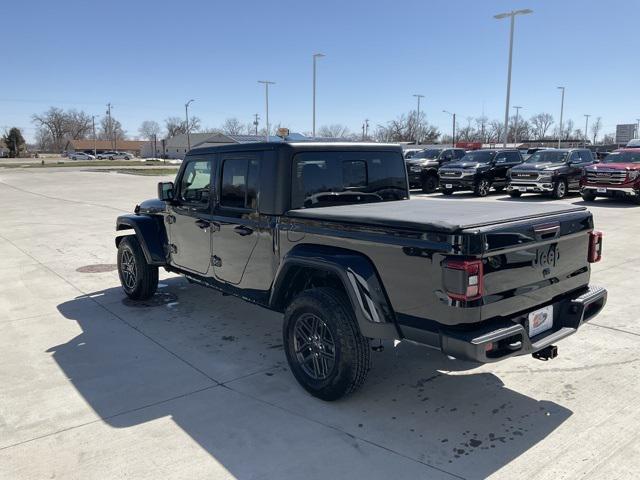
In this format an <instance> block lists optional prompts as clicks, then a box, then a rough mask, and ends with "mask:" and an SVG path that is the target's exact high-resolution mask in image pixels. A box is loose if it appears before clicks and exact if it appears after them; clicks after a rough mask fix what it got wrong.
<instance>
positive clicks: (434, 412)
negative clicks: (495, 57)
mask: <svg viewBox="0 0 640 480" xmlns="http://www.w3.org/2000/svg"><path fill="white" fill-rule="evenodd" d="M61 170H63V171H61ZM160 179H162V177H141V176H130V175H121V174H117V173H105V172H87V171H81V170H80V169H78V170H76V169H51V170H49V169H41V170H38V171H25V170H11V171H8V170H0V204H1V205H2V213H3V215H2V226H0V246H1V247H2V252H3V255H2V263H0V272H1V273H2V275H1V276H0V358H1V361H0V478H7V479H23V478H24V479H41V478H64V479H69V478H78V479H80V478H81V479H101V480H102V479H110V478H125V477H126V478H135V479H137V478H149V479H157V478H185V479H187V478H188V479H196V478H216V479H217V478H238V479H254V478H255V479H259V478H260V479H261V478H264V479H300V478H305V479H315V478H367V479H377V478H380V479H387V478H390V477H391V478H394V479H397V480H400V479H405V478H407V479H408V478H411V479H416V478H429V479H455V478H465V479H472V478H473V479H476V478H485V477H491V478H495V479H513V478H528V479H554V480H556V479H558V478H562V479H574V478H575V479H577V478H581V479H600V478H606V479H616V478H618V479H629V478H637V477H638V476H640V410H639V409H638V408H637V402H638V400H637V399H638V397H639V396H640V381H639V379H640V359H639V358H638V352H639V351H640V323H639V322H638V312H639V311H640V297H639V296H638V295H637V294H636V292H637V283H638V281H637V279H638V277H640V253H639V252H638V249H637V248H635V243H636V239H637V237H638V234H639V233H640V230H639V227H638V225H639V224H640V222H639V220H640V207H636V206H633V205H631V204H624V203H618V202H613V201H609V200H598V201H597V202H596V203H595V204H594V206H593V207H590V209H591V210H592V212H593V213H594V216H595V220H596V225H597V227H598V229H600V230H603V231H604V233H605V246H604V255H605V257H604V260H603V261H602V262H601V263H599V264H596V265H595V266H594V268H593V275H592V282H593V283H594V284H597V285H602V286H605V287H606V288H607V289H608V290H609V303H608V305H607V307H606V309H605V311H604V312H603V313H602V314H601V315H600V316H599V317H597V318H596V319H595V320H594V321H593V322H591V323H590V324H588V325H586V326H584V327H583V328H582V330H581V331H579V332H578V333H577V334H576V335H574V336H572V337H570V338H568V339H566V340H565V341H563V342H562V343H560V344H559V351H560V355H559V357H558V358H557V359H555V360H553V361H550V362H540V361H537V360H533V359H531V358H530V357H521V358H516V359H511V360H508V361H506V362H503V363H499V364H494V365H488V366H482V367H477V366H474V365H469V364H466V363H464V362H459V361H453V360H448V359H447V358H445V357H443V356H442V355H440V354H438V353H436V352H433V351H431V350H428V349H426V348H420V347H417V346H415V345H411V344H405V343H400V344H399V345H398V346H397V347H395V348H394V347H393V345H392V344H387V345H386V349H385V350H384V352H382V353H375V354H374V356H373V358H374V365H373V369H372V371H371V374H370V376H369V380H368V381H367V383H366V384H365V386H364V388H362V389H361V390H360V391H359V392H358V393H356V394H355V395H353V396H351V397H349V398H347V399H345V400H342V401H339V402H335V403H324V402H321V401H319V400H316V399H314V398H312V397H310V396H309V395H307V394H306V393H305V392H303V391H302V389H301V388H300V387H299V386H298V384H297V383H296V382H295V381H294V379H293V377H292V375H291V374H290V373H289V371H288V368H287V366H286V362H285V359H284V353H283V350H282V341H281V329H280V327H281V318H280V316H279V315H276V314H274V313H271V312H268V311H265V310H263V309H260V308H258V307H255V306H252V305H249V304H247V303H244V302H242V301H240V300H238V299H234V298H231V297H228V296H222V295H221V294H219V293H217V292H215V291H212V290H206V289H203V288H201V287H198V286H193V285H190V284H188V283H187V282H186V281H185V280H184V279H182V278H180V277H176V276H173V275H167V274H164V275H163V276H162V279H161V288H160V289H159V292H160V294H159V295H158V296H157V298H156V299H155V300H154V301H150V302H147V303H146V304H142V305H139V304H134V303H131V302H127V301H125V300H124V294H123V293H122V292H121V290H120V288H119V281H118V276H117V272H116V271H115V265H114V264H115V253H116V250H115V247H114V241H113V238H114V232H113V229H114V220H115V217H116V216H117V215H118V214H119V213H121V212H128V211H131V210H132V209H133V206H134V205H135V204H136V202H139V201H141V200H143V199H145V198H149V197H153V196H154V195H155V191H156V182H157V181H159V180H160ZM417 197H423V196H422V195H417ZM431 197H433V199H434V201H433V202H430V204H431V205H432V208H437V202H438V201H444V199H443V198H442V197H441V196H440V195H432V196H431ZM474 200H475V199H474V198H473V197H472V196H470V195H467V194H456V195H454V197H453V201H461V202H465V201H466V202H468V201H474ZM477 201H488V202H500V203H501V204H503V205H504V208H505V210H508V209H511V208H516V206H517V204H518V202H523V201H550V200H548V199H541V198H536V197H523V198H522V199H521V200H512V199H510V198H509V197H507V196H504V195H495V194H494V195H492V196H490V197H489V198H486V199H482V200H477ZM564 201H565V202H568V203H575V204H582V201H581V199H580V197H575V196H574V197H571V198H568V199H566V200H564Z"/></svg>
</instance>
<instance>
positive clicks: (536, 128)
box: [529, 113, 553, 140]
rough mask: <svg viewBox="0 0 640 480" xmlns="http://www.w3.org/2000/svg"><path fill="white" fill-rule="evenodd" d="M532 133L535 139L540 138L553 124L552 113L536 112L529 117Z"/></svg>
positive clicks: (544, 135) (545, 134)
mask: <svg viewBox="0 0 640 480" xmlns="http://www.w3.org/2000/svg"><path fill="white" fill-rule="evenodd" d="M529 123H530V124H531V127H532V128H531V130H532V132H531V133H532V134H533V136H534V137H535V139H536V140H542V139H543V138H545V137H546V136H547V132H548V131H549V128H551V125H553V115H551V114H550V113H538V114H537V115H534V116H533V117H531V118H530V119H529Z"/></svg>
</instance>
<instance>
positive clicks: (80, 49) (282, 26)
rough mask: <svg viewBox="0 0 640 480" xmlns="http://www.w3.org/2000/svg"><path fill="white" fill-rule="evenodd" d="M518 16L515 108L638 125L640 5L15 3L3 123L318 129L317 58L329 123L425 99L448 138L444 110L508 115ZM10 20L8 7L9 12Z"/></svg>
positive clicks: (576, 0) (351, 121) (587, 0)
mask: <svg viewBox="0 0 640 480" xmlns="http://www.w3.org/2000/svg"><path fill="white" fill-rule="evenodd" d="M517 8H531V9H533V10H534V13H533V14H532V15H528V16H523V17H518V18H517V22H516V37H515V47H514V67H513V68H514V69H513V87H512V97H511V98H512V105H514V104H515V105H522V106H523V107H524V110H523V111H522V114H524V115H525V116H527V117H529V116H530V115H532V114H534V113H538V112H541V111H547V112H550V113H552V114H553V115H554V117H555V118H556V121H557V119H558V117H559V103H560V96H559V91H558V90H557V89H556V86H557V85H565V86H566V88H567V92H566V99H565V118H572V119H574V121H575V122H576V126H577V127H581V126H583V124H584V123H583V122H584V117H583V114H585V113H590V114H592V115H594V116H601V117H602V120H603V125H604V131H603V132H602V133H607V132H610V131H613V129H614V128H615V124H616V123H633V122H635V119H636V118H638V117H640V95H639V92H640V62H639V61H638V59H639V58H640V35H639V34H638V33H639V32H640V24H639V23H638V22H639V19H640V1H638V0H627V1H619V0H607V1H596V0H568V1H560V0H547V1H534V0H525V1H519V0H517V1H516V0H513V1H498V0H495V1H488V0H484V1H478V0H448V1H445V0H438V1H430V0H421V1H414V0H411V1H401V0H398V1H395V2H392V1H379V0H369V1H366V2H360V1H358V2H356V1H351V2H349V1H347V0H342V1H337V0H324V1H322V2H305V1H276V0H273V1H268V2H265V1H260V2H258V1H242V2H237V1H225V2H221V1H217V2H216V1H211V0H209V1H202V2H188V1H181V2H164V1H155V0H154V1H150V0H138V1H133V0H129V1H119V0H115V1H109V2H94V1H88V0H84V1H70V0H60V1H51V0H47V1H30V0H26V1H22V2H11V5H10V8H5V9H4V14H5V15H4V20H3V22H2V27H1V32H0V35H1V36H2V39H3V41H2V45H3V47H4V48H3V49H2V50H3V54H2V64H1V65H2V66H1V67H0V69H1V71H0V128H2V127H4V126H14V125H16V126H19V127H22V128H24V129H25V133H26V134H27V137H28V138H29V139H31V138H32V136H33V133H34V128H33V124H32V123H31V115H32V114H33V113H37V112H42V111H44V110H46V109H47V108H48V107H49V106H60V107H64V108H77V109H82V110H85V111H87V112H88V113H91V114H98V115H102V114H104V111H105V104H106V103H107V102H111V103H112V104H113V105H114V108H113V114H114V116H115V117H116V118H117V119H119V120H120V121H121V122H122V123H123V126H124V127H125V129H127V130H128V132H129V133H130V134H133V135H136V134H137V129H138V126H139V125H140V123H141V122H142V121H143V120H147V119H153V120H156V121H158V122H159V123H162V120H163V119H164V118H166V117H168V116H172V115H177V116H182V115H184V103H185V101H186V100H188V99H190V98H194V99H196V101H195V103H194V104H193V105H192V107H191V112H192V113H193V114H194V115H197V116H198V117H200V118H201V119H202V123H203V126H211V127H213V126H217V125H219V124H220V123H222V121H223V120H224V119H225V118H226V117H232V116H235V117H238V118H239V119H241V120H242V121H243V122H250V121H251V119H252V117H251V116H252V114H253V113H256V112H257V113H260V115H261V116H264V97H263V89H262V88H261V86H259V85H258V84H257V83H256V81H257V80H259V79H269V80H273V81H275V82H277V84H276V85H275V86H274V87H273V88H272V90H271V109H270V111H271V115H270V116H271V121H272V123H275V122H281V123H282V124H283V125H286V126H288V127H289V128H290V129H291V130H293V131H309V130H311V55H312V53H314V52H323V53H325V54H326V55H327V57H326V58H323V59H321V60H320V61H319V65H318V67H319V69H318V125H323V124H328V123H343V124H346V125H347V126H349V127H350V128H351V129H352V130H355V131H359V129H360V126H361V124H362V121H363V119H364V118H369V119H370V120H371V125H372V126H375V125H376V124H377V123H383V122H385V121H387V120H389V119H392V118H394V117H396V116H397V115H399V114H401V113H403V112H406V111H408V110H409V109H411V108H415V99H414V98H413V97H412V94H414V93H422V94H424V95H425V97H426V98H425V99H424V103H423V105H424V107H423V108H424V110H425V111H426V114H427V119H428V121H429V122H431V123H435V124H436V125H438V126H439V127H441V129H442V130H445V131H447V132H448V131H449V125H450V120H449V117H448V116H446V115H445V114H443V113H442V110H443V109H447V110H450V111H455V112H456V113H458V115H459V117H460V119H461V121H462V122H464V121H465V120H464V119H465V118H466V117H468V116H474V117H475V116H479V115H480V114H481V113H482V110H483V107H484V111H485V114H486V115H487V116H488V117H489V118H499V119H500V118H502V117H503V115H504V113H503V112H504V100H505V98H504V97H505V84H506V66H507V50H508V33H509V23H508V20H501V21H498V20H494V19H493V18H492V16H493V15H494V14H496V13H499V12H503V11H508V10H511V9H517ZM9 10H10V11H11V13H10V15H9V14H8V13H9Z"/></svg>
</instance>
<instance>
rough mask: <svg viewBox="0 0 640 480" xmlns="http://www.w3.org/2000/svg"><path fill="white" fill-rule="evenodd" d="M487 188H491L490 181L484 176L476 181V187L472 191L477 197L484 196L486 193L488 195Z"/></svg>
mask: <svg viewBox="0 0 640 480" xmlns="http://www.w3.org/2000/svg"><path fill="white" fill-rule="evenodd" d="M489 190H491V182H489V180H487V179H486V178H481V179H480V180H478V182H477V183H476V187H475V189H474V190H473V192H474V193H475V194H476V195H477V196H478V197H486V196H487V195H489Z"/></svg>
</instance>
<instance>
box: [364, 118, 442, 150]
mask: <svg viewBox="0 0 640 480" xmlns="http://www.w3.org/2000/svg"><path fill="white" fill-rule="evenodd" d="M425 118H426V117H425V115H424V112H421V113H420V121H419V122H418V116H417V112H416V111H415V110H412V111H410V112H409V114H403V115H400V116H399V117H398V118H396V119H395V120H391V121H390V122H387V123H386V125H378V126H377V127H376V130H375V133H374V138H375V139H376V140H377V141H379V142H413V141H415V140H416V137H419V141H420V143H434V142H436V141H437V140H438V137H440V132H439V131H438V129H437V128H436V127H435V126H433V125H429V123H427V121H426V120H425Z"/></svg>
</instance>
